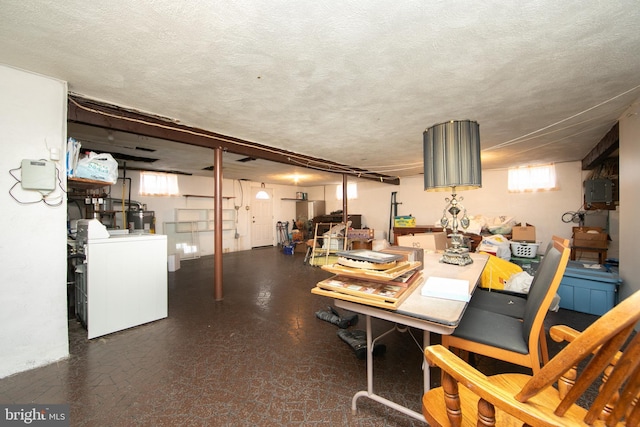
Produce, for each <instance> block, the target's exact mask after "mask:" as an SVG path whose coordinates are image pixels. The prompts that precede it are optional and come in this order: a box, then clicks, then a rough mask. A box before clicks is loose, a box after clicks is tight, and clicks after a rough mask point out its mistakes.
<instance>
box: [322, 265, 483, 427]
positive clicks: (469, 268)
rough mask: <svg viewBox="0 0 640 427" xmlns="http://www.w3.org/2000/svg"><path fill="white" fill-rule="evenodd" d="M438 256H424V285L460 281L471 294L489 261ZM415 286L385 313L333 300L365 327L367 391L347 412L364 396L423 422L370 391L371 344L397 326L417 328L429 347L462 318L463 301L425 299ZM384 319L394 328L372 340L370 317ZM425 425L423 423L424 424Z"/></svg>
mask: <svg viewBox="0 0 640 427" xmlns="http://www.w3.org/2000/svg"><path fill="white" fill-rule="evenodd" d="M441 257H442V256H441V255H439V254H435V253H431V254H425V255H424V272H423V274H424V277H425V282H426V280H427V279H428V278H429V277H430V276H433V277H441V278H450V279H462V280H468V281H469V287H470V292H471V293H472V292H473V291H474V290H475V288H476V286H477V284H478V281H479V280H480V276H481V274H482V271H483V270H484V267H485V265H486V263H487V260H488V259H489V257H488V255H485V254H476V253H472V254H471V258H472V259H473V263H472V264H469V265H466V266H462V267H461V266H457V265H451V264H444V263H441V262H440V258H441ZM423 285H424V283H423V284H421V285H419V286H418V287H417V288H416V289H415V290H414V291H413V292H412V294H411V295H409V296H408V297H407V299H406V300H404V301H403V302H402V304H400V305H399V306H398V308H397V309H396V310H387V309H383V308H378V307H373V306H370V305H366V304H360V303H355V302H350V301H345V300H341V299H335V301H334V302H335V305H336V307H340V308H342V309H344V310H348V311H352V312H355V313H359V314H362V315H364V316H365V321H366V328H367V331H366V332H367V390H362V391H359V392H357V393H356V394H355V395H354V396H353V399H352V402H351V409H352V411H353V413H354V414H355V412H356V409H357V408H356V404H357V400H358V398H360V397H368V398H370V399H372V400H374V401H376V402H379V403H382V404H384V405H386V406H389V407H390V408H393V409H396V410H398V411H400V412H402V413H404V414H407V415H409V416H411V417H413V418H416V419H418V420H421V421H425V419H424V417H423V415H422V414H420V413H418V412H415V411H413V410H411V409H409V408H407V407H405V406H402V405H399V404H398V403H395V402H393V401H391V400H388V399H386V398H384V397H382V396H380V395H377V394H376V393H375V392H374V390H373V348H374V344H375V342H376V341H377V340H378V339H380V338H382V337H383V336H385V335H387V334H388V333H390V332H392V331H394V330H401V328H400V327H398V325H403V326H405V327H412V328H417V329H421V330H422V331H423V343H422V344H423V346H424V347H427V346H428V345H429V341H430V337H429V334H430V333H431V332H435V333H438V334H442V335H446V334H451V333H453V331H454V330H455V328H456V326H457V325H458V323H459V322H460V319H462V315H463V314H464V311H465V309H466V307H467V303H466V302H463V301H454V300H449V299H441V298H433V297H425V296H422V295H421V290H422V286H423ZM372 317H375V318H378V319H383V320H387V321H389V322H393V323H394V324H395V325H394V327H393V328H392V329H390V330H389V331H387V332H384V333H382V334H381V335H379V336H378V337H376V338H375V339H374V338H373V332H372V330H371V318H372ZM423 373H424V374H423V375H424V390H425V391H427V390H429V387H430V386H429V381H430V376H429V366H428V365H426V362H423ZM425 422H426V421H425Z"/></svg>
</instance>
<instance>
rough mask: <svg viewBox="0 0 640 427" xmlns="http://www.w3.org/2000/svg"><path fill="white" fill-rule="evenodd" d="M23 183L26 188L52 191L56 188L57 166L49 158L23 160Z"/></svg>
mask: <svg viewBox="0 0 640 427" xmlns="http://www.w3.org/2000/svg"><path fill="white" fill-rule="evenodd" d="M21 171H22V175H21V176H22V178H21V184H22V188H23V189H24V190H37V191H48V192H51V191H53V190H55V188H56V166H55V164H54V163H53V162H50V161H48V160H28V159H24V160H22V165H21Z"/></svg>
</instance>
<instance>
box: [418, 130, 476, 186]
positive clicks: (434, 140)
mask: <svg viewBox="0 0 640 427" xmlns="http://www.w3.org/2000/svg"><path fill="white" fill-rule="evenodd" d="M452 187H455V189H456V191H458V190H471V189H474V188H479V187H482V167H481V164H480V126H479V125H478V123H477V122H474V121H470V120H452V121H449V122H446V123H440V124H437V125H433V126H431V127H430V128H428V129H427V130H425V131H424V189H425V190H427V191H447V190H451V189H452Z"/></svg>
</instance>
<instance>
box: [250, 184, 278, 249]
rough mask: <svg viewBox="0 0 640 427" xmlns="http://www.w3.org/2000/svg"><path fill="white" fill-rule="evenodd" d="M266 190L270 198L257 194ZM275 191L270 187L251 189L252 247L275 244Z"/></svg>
mask: <svg viewBox="0 0 640 427" xmlns="http://www.w3.org/2000/svg"><path fill="white" fill-rule="evenodd" d="M260 191H265V192H266V193H267V194H268V195H269V198H268V199H258V198H256V195H257V194H258V192H260ZM273 227H274V224H273V191H271V189H270V188H252V189H251V247H252V248H256V247H259V246H273Z"/></svg>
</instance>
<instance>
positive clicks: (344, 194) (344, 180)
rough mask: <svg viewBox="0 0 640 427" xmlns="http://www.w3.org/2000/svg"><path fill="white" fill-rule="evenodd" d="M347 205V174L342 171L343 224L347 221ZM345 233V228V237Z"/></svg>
mask: <svg viewBox="0 0 640 427" xmlns="http://www.w3.org/2000/svg"><path fill="white" fill-rule="evenodd" d="M347 207H348V203H347V174H346V173H343V174H342V222H344V223H345V224H346V223H347V221H348V217H349V215H348V212H347ZM346 233H347V231H346V230H345V237H346Z"/></svg>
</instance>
